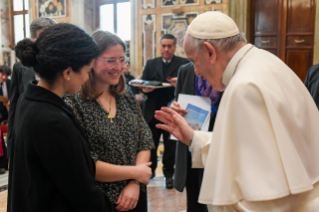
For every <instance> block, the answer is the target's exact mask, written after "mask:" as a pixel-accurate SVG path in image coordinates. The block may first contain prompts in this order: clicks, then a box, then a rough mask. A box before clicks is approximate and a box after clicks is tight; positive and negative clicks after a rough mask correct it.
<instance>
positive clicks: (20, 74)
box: [7, 63, 35, 157]
mask: <svg viewBox="0 0 319 212" xmlns="http://www.w3.org/2000/svg"><path fill="white" fill-rule="evenodd" d="M11 80H12V81H11V85H12V86H11V88H10V98H9V99H10V109H9V115H8V136H7V146H8V157H10V149H11V142H12V128H13V123H14V117H15V110H16V107H17V103H18V99H19V97H20V96H21V95H22V94H23V93H24V91H25V90H26V88H27V86H28V84H29V82H30V81H32V80H35V74H34V71H33V69H32V68H28V67H25V66H23V65H22V64H21V63H15V64H14V66H13V73H12V77H11Z"/></svg>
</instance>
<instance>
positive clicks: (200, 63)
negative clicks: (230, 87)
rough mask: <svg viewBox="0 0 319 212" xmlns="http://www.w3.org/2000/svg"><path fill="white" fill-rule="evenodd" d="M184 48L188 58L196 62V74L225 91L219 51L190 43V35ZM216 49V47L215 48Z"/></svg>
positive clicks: (186, 37)
mask: <svg viewBox="0 0 319 212" xmlns="http://www.w3.org/2000/svg"><path fill="white" fill-rule="evenodd" d="M184 50H185V53H186V56H187V58H188V59H189V60H190V61H192V62H193V63H194V69H195V74H196V75H197V76H198V75H201V76H203V77H204V78H205V79H207V81H208V82H209V84H210V85H211V86H213V88H214V89H216V90H219V91H223V90H224V89H225V86H224V85H223V84H222V76H223V69H221V68H220V64H219V63H218V60H217V52H214V51H212V49H208V48H207V46H205V45H203V46H202V47H201V49H200V50H198V49H197V48H196V47H194V46H193V45H192V44H190V43H189V38H188V35H186V36H185V42H184ZM214 50H215V49H214Z"/></svg>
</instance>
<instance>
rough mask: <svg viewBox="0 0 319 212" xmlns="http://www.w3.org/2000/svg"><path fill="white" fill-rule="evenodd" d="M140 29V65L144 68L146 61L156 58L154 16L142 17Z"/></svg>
mask: <svg viewBox="0 0 319 212" xmlns="http://www.w3.org/2000/svg"><path fill="white" fill-rule="evenodd" d="M142 28H143V29H142V51H143V54H142V65H143V67H144V66H145V64H146V62H147V60H148V59H151V58H154V57H156V15H155V14H148V15H143V16H142Z"/></svg>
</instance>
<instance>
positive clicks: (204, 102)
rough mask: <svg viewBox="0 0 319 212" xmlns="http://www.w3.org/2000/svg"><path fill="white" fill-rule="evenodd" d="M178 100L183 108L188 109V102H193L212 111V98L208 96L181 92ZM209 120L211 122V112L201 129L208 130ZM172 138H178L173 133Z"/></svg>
mask: <svg viewBox="0 0 319 212" xmlns="http://www.w3.org/2000/svg"><path fill="white" fill-rule="evenodd" d="M177 102H178V104H179V105H180V106H181V108H182V109H186V107H187V105H188V104H192V105H195V106H197V107H199V108H202V109H204V110H208V111H211V100H210V98H208V97H202V96H195V95H187V94H179V95H178V101H177ZM209 122H210V113H209V114H208V116H207V118H206V121H205V122H204V124H203V126H202V128H201V131H205V132H207V131H208V127H209ZM170 139H172V140H177V138H175V136H173V135H172V134H171V136H170Z"/></svg>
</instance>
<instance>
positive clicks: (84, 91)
mask: <svg viewBox="0 0 319 212" xmlns="http://www.w3.org/2000/svg"><path fill="white" fill-rule="evenodd" d="M92 37H93V38H94V40H95V41H96V43H97V45H98V47H99V50H100V55H101V54H102V53H103V52H104V51H105V50H106V49H108V48H109V47H111V46H115V45H118V44H120V45H121V46H122V47H123V50H124V52H125V49H126V47H125V44H124V42H123V41H122V40H121V39H120V38H119V37H118V36H116V35H114V34H112V33H110V32H105V31H102V30H97V31H95V32H93V34H92ZM94 87H95V81H94V69H92V71H91V72H90V74H89V80H88V81H86V82H85V83H84V84H83V85H82V86H81V97H82V99H84V100H95V99H97V98H98V97H99V96H100V95H101V94H102V93H98V92H96V91H95V89H94ZM125 88H126V84H125V77H124V75H123V74H122V75H121V76H120V80H119V83H118V84H117V85H115V86H113V85H111V94H112V95H113V96H121V95H123V94H124V92H125Z"/></svg>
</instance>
